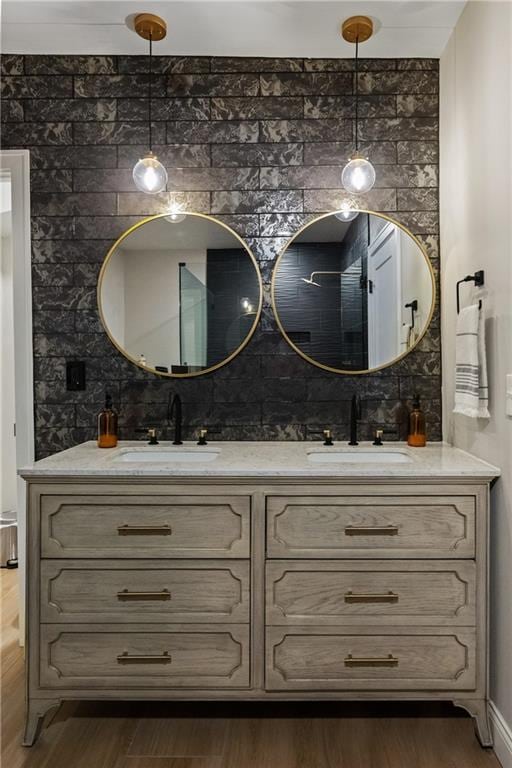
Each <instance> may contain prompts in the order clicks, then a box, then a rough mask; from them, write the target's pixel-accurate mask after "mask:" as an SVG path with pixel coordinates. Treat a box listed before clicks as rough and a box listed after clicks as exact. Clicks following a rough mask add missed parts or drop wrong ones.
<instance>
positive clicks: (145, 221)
mask: <svg viewBox="0 0 512 768" xmlns="http://www.w3.org/2000/svg"><path fill="white" fill-rule="evenodd" d="M179 213H180V215H181V214H184V215H185V216H197V217H198V218H201V219H207V220H209V221H213V222H215V224H217V225H218V226H219V227H223V228H224V229H226V230H227V231H228V232H229V233H230V234H232V235H233V237H235V238H236V239H237V240H238V242H239V243H240V244H241V245H242V246H243V248H244V250H245V251H247V254H248V255H249V258H250V259H251V261H252V263H253V265H254V269H255V271H256V277H257V280H258V288H259V301H258V308H257V310H256V312H255V315H254V321H253V324H252V326H251V329H250V330H249V332H248V334H247V336H246V337H245V339H244V340H243V342H242V343H241V344H240V346H238V347H237V349H235V350H234V352H232V353H231V354H230V355H229V356H228V357H226V358H225V359H224V360H222V362H220V363H216V364H215V365H211V366H210V367H209V368H205V369H204V370H202V371H192V372H191V373H165V372H164V371H157V370H155V369H154V368H151V367H150V366H148V365H142V364H141V363H139V362H138V360H136V359H135V358H134V357H132V356H131V355H129V354H128V352H126V350H125V349H123V348H122V347H121V346H120V345H119V344H118V343H117V341H116V340H115V339H114V337H113V336H112V334H111V333H110V330H109V328H108V325H107V323H106V320H105V315H104V313H103V308H102V302H101V288H102V284H103V278H104V275H105V272H106V269H107V266H108V263H109V261H110V259H111V257H112V255H113V253H114V252H115V250H116V248H118V247H119V245H120V244H121V243H122V242H123V240H125V239H126V238H127V237H128V236H129V235H130V234H131V233H132V232H134V231H135V230H136V229H138V228H139V227H142V226H144V224H148V222H150V221H154V220H155V219H162V218H165V217H166V216H169V215H170V213H169V212H167V213H158V214H156V215H155V216H146V217H145V218H143V219H141V220H140V221H138V222H137V223H136V224H134V225H133V226H131V227H129V229H127V230H126V231H125V232H123V234H122V235H120V237H118V239H117V240H116V241H115V243H114V245H113V246H112V247H111V248H110V249H109V250H108V252H107V255H106V256H105V259H104V261H103V264H102V265H101V269H100V273H99V276H98V286H97V289H96V297H97V302H98V311H99V315H100V320H101V324H102V326H103V328H104V330H105V333H106V334H107V336H108V338H109V339H110V341H111V343H112V344H113V346H114V347H115V348H116V349H117V351H118V352H120V353H121V354H122V355H123V357H125V358H126V359H127V360H129V361H130V363H133V364H134V365H136V366H137V368H141V369H142V370H143V371H147V373H152V374H154V375H155V376H161V377H163V378H167V379H190V378H192V377H195V376H203V375H204V374H206V373H211V372H212V371H216V370H218V369H219V368H222V367H223V366H224V365H227V364H228V363H230V362H231V360H233V359H234V358H235V357H236V356H237V355H239V354H240V352H241V351H242V349H244V347H246V346H247V344H248V343H249V341H250V340H251V338H252V337H253V335H254V332H255V330H256V328H257V327H258V323H259V321H260V317H261V310H262V307H263V281H262V279H261V272H260V268H259V265H258V262H257V261H256V259H255V257H254V254H253V252H252V251H251V249H250V248H249V246H248V245H247V243H246V242H245V240H243V239H242V238H241V237H240V235H238V234H237V233H236V232H235V231H234V230H233V229H231V227H228V225H227V224H224V222H222V221H219V219H216V218H215V216H210V215H209V214H207V213H196V212H194V211H181V210H180V211H179Z"/></svg>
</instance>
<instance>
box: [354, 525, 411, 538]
mask: <svg viewBox="0 0 512 768" xmlns="http://www.w3.org/2000/svg"><path fill="white" fill-rule="evenodd" d="M397 535H398V525H376V526H373V525H368V526H364V525H347V527H346V528H345V536H397Z"/></svg>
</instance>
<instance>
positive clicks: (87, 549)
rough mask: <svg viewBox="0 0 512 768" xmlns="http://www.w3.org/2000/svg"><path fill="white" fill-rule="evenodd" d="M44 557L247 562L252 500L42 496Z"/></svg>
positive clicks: (192, 497) (237, 498)
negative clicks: (235, 559) (234, 559)
mask: <svg viewBox="0 0 512 768" xmlns="http://www.w3.org/2000/svg"><path fill="white" fill-rule="evenodd" d="M40 509H41V554H42V556H43V557H48V558H56V557H64V558H71V557H84V558H87V557H94V558H104V557H130V558H138V557H144V558H146V557H160V558H161V557H183V558H196V557H207V558H213V557H220V558H222V557H224V558H225V557H249V556H250V551H249V542H250V498H249V497H243V496H211V495H210V496H171V495H168V496H155V495H148V496H122V495H121V496H115V495H103V496H100V495H98V496H95V495H90V496H88V495H83V496H79V495H69V496H66V495H59V494H54V495H52V494H49V495H43V496H42V497H41V502H40Z"/></svg>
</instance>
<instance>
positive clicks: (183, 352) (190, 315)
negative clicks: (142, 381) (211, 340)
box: [180, 264, 207, 370]
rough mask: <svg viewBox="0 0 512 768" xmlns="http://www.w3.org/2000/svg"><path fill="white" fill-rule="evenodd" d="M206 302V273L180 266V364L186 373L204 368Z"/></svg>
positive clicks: (201, 268) (195, 267) (199, 266)
mask: <svg viewBox="0 0 512 768" xmlns="http://www.w3.org/2000/svg"><path fill="white" fill-rule="evenodd" d="M202 273H204V274H202ZM206 299H207V288H206V269H205V268H203V265H200V264H198V265H195V264H194V265H192V264H191V265H190V267H188V266H187V265H186V264H180V358H181V360H180V363H181V365H186V366H188V367H189V370H190V369H194V368H204V367H205V366H206V349H207V325H206V323H207V304H206Z"/></svg>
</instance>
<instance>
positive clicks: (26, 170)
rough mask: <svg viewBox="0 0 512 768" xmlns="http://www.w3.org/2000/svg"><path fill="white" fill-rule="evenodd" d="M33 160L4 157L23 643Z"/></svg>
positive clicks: (10, 506) (7, 515)
mask: <svg viewBox="0 0 512 768" xmlns="http://www.w3.org/2000/svg"><path fill="white" fill-rule="evenodd" d="M30 250H31V249H30V160H29V153H28V151H26V150H7V151H1V152H0V566H1V567H7V568H9V567H16V566H18V564H19V566H20V567H19V594H20V606H19V608H20V639H21V641H22V638H23V636H24V631H23V629H24V605H25V599H24V597H25V547H24V541H25V505H26V491H25V483H24V482H23V480H22V479H21V478H20V477H18V474H17V472H18V469H19V468H20V467H22V466H24V465H27V464H29V463H31V462H32V461H33V460H34V395H33V363H32V282H31V257H30Z"/></svg>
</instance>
